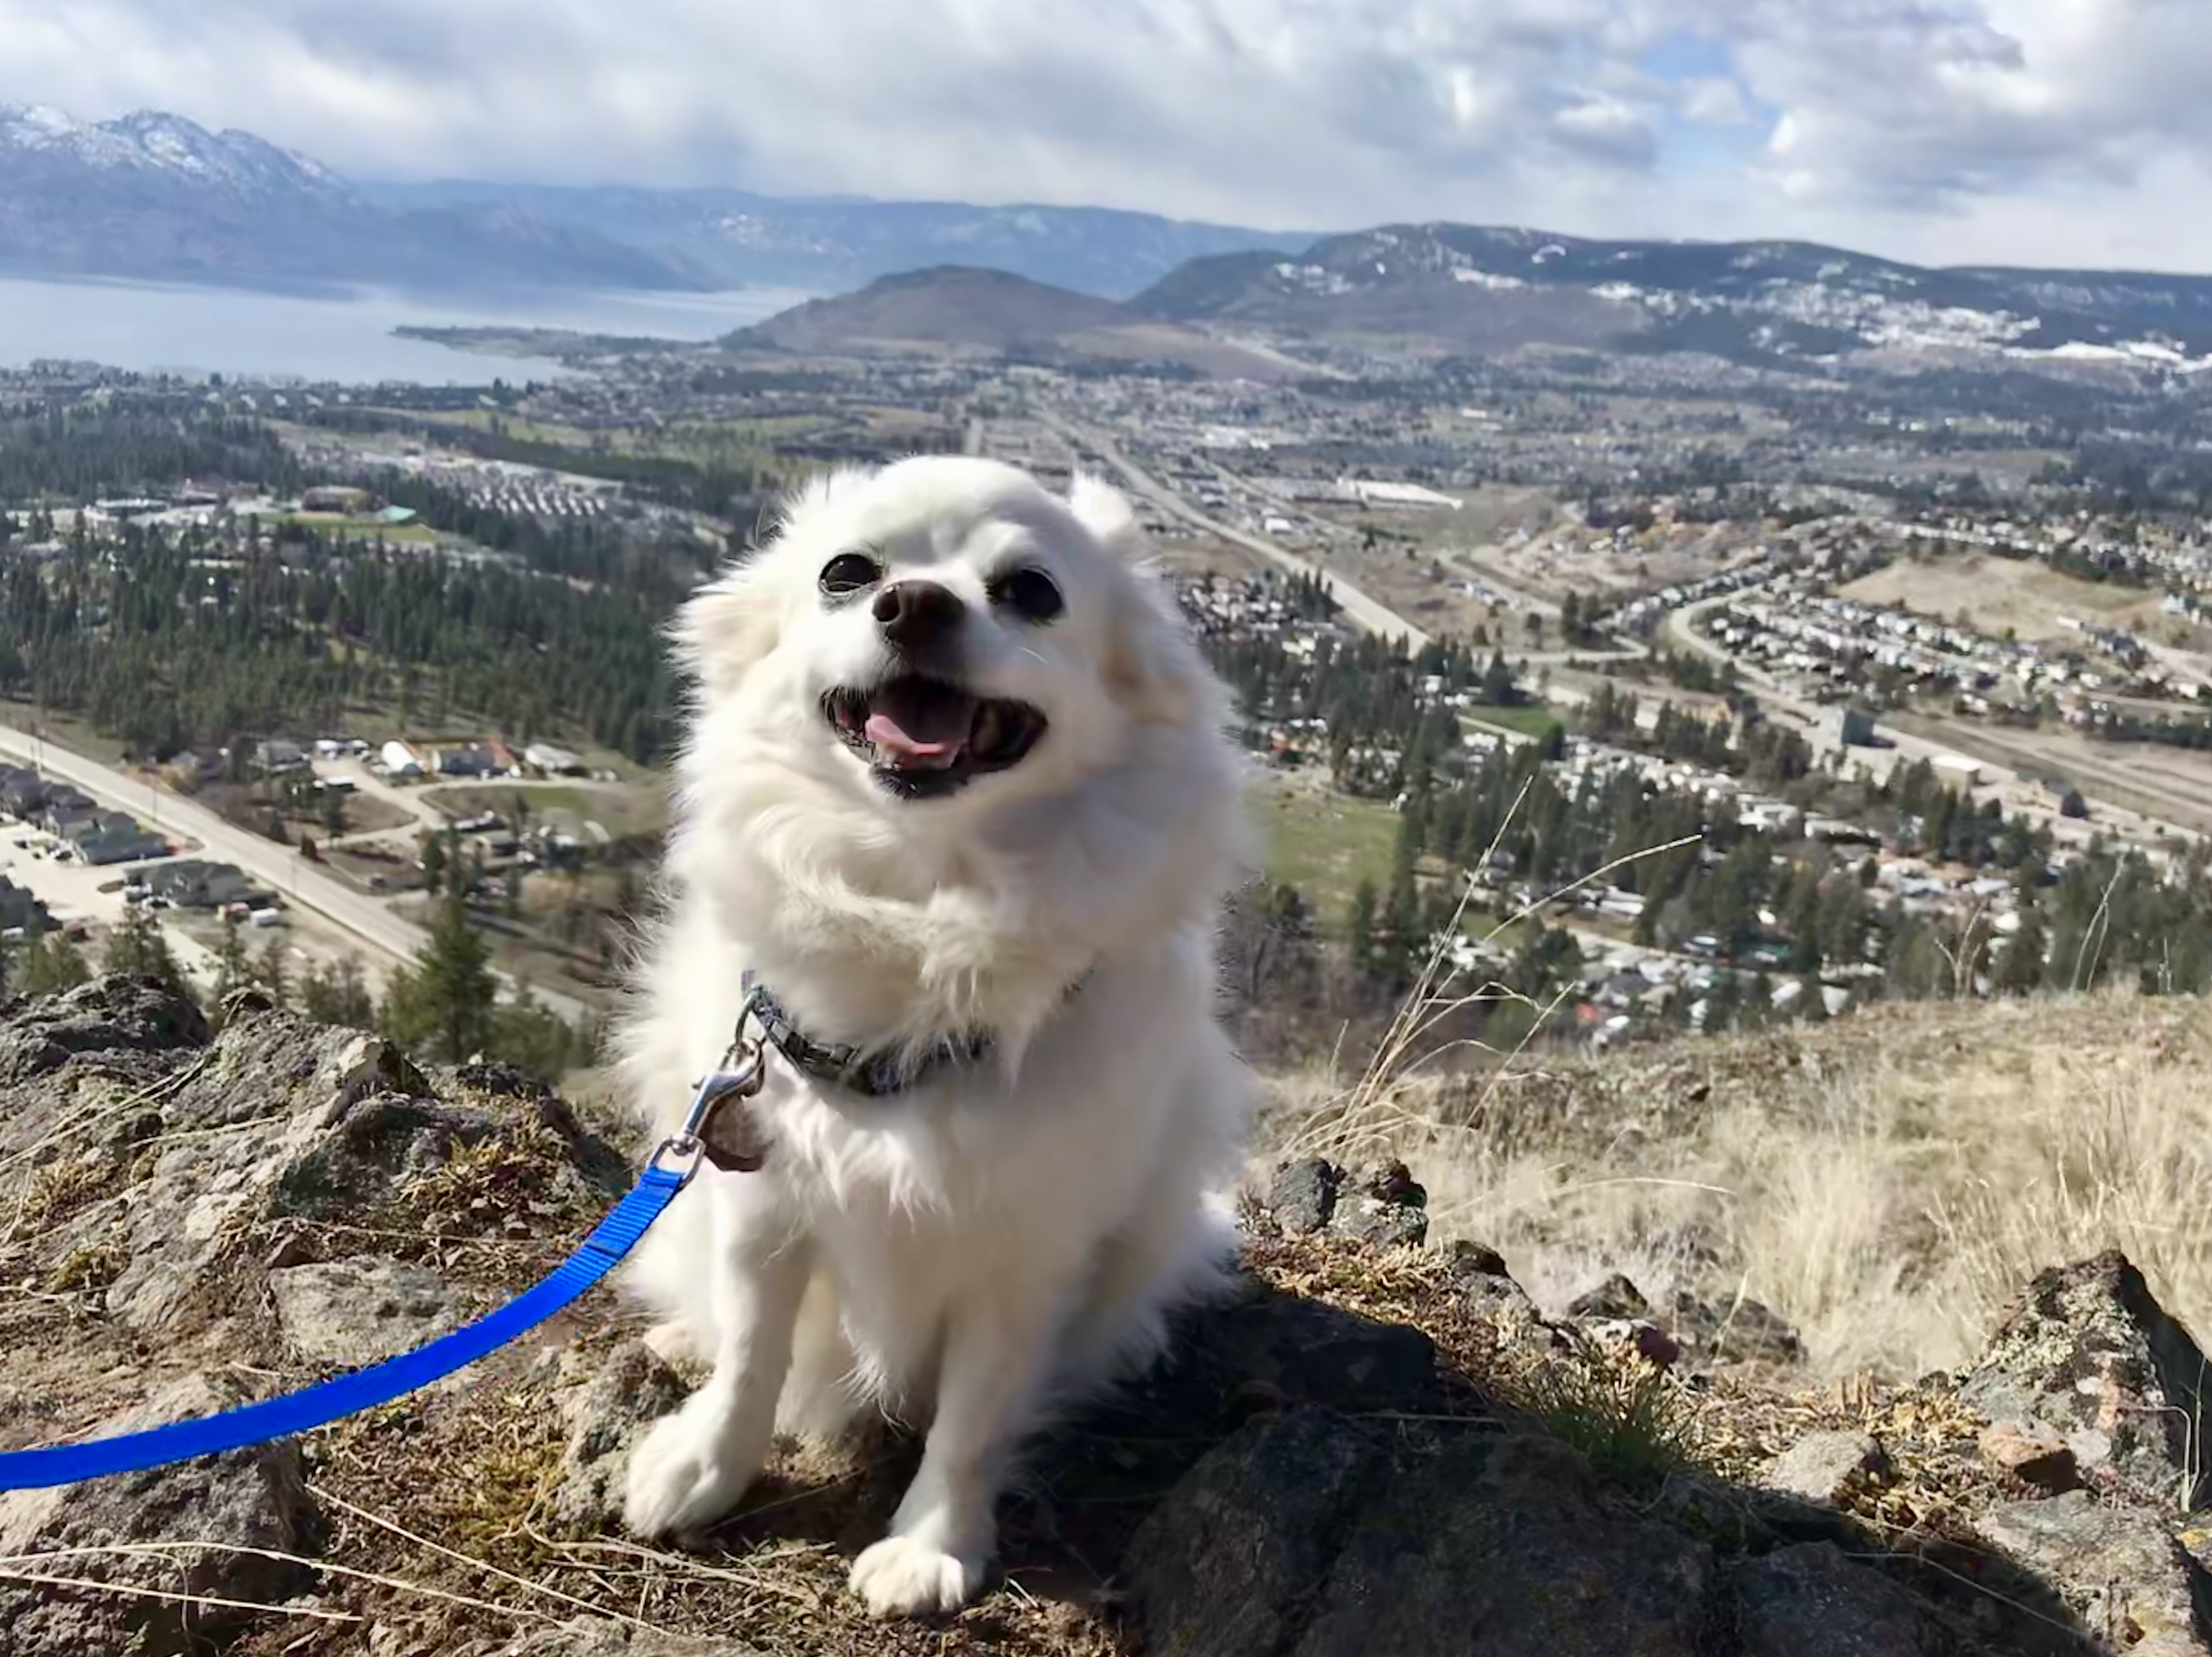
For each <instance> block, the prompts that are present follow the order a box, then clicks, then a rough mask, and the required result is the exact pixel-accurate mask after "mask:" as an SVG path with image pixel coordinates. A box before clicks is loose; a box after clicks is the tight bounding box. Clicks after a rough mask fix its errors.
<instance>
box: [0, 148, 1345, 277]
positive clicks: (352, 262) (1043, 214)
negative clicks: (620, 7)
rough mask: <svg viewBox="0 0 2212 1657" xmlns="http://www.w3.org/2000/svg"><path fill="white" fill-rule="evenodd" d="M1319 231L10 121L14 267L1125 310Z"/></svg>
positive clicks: (5, 153) (0, 219)
mask: <svg viewBox="0 0 2212 1657" xmlns="http://www.w3.org/2000/svg"><path fill="white" fill-rule="evenodd" d="M1312 240H1313V238H1312V236H1311V235H1310V234H1287V235H1285V234H1269V233H1266V232H1261V231H1253V230H1241V229H1237V228H1233V227H1228V226H1220V225H1205V224H1186V223H1182V222H1178V221H1176V220H1171V219H1165V218H1161V217H1159V216H1158V215H1153V214H1147V213H1122V212H1111V211H1107V210H1104V209H1097V208H1060V207H1020V206H1015V207H975V206H969V205H967V204H964V203H957V202H872V201H854V200H837V201H781V200H777V199H775V198H774V197H766V196H757V195H752V194H750V193H747V192H745V191H736V190H682V191H675V190H634V189H616V188H583V187H580V188H560V187H556V186H544V185H502V184H484V183H477V182H473V181H470V180H466V179H461V180H449V181H446V182H441V183H434V184H410V185H394V184H376V183H364V182H362V181H359V180H353V179H343V178H341V177H340V176H338V175H337V173H333V172H331V170H330V169H329V168H327V167H324V166H322V165H321V164H319V162H316V161H312V160H310V159H308V158H307V156H304V155H297V154H295V153H294V152H292V151H289V150H285V149H278V148H277V147H276V146H275V145H273V144H270V143H266V142H264V140H262V139H260V138H258V137H254V136H253V135H252V133H249V132H237V131H226V132H210V131H209V130H207V129H206V128H204V127H202V126H199V125H197V124H195V123H193V122H191V121H189V120H186V119H185V118H182V117H180V116H177V115H170V114H164V113H161V112H156V111H151V110H149V111H142V112H139V113H137V114H135V115H125V116H123V117H121V118H118V119H116V120H111V121H100V122H96V123H95V122H89V121H80V120H77V119H75V118H72V117H70V116H69V115H66V114H64V113H63V112H60V111H58V110H52V109H44V108H24V107H13V106H0V271H10V270H12V271H15V272H18V273H34V274H40V275H65V276H76V275H85V276H141V277H155V278H167V279H183V280H188V281H196V282H218V283H228V284H237V285H250V286H268V285H271V284H278V285H292V284H295V283H398V284H403V285H405V286H409V287H412V288H429V289H434V290H435V289H443V288H453V287H456V286H465V285H468V284H471V283H484V282H498V283H502V284H505V283H512V282H535V283H539V284H544V285H548V286H574V287H584V286H588V287H608V288H624V287H627V288H640V287H642V288H667V287H683V288H735V287H742V286H746V285H749V284H759V285H765V286H774V287H793V288H811V289H814V290H815V291H817V292H822V293H836V292H846V291H850V290H852V289H854V288H860V287H862V286H864V285H865V284H866V283H867V282H870V281H872V280H873V279H874V278H876V277H878V276H888V275H894V274H898V273H902V272H906V271H910V270H920V269H923V268H926V267H930V266H936V265H942V264H948V263H953V264H970V265H987V266H991V267H994V268H997V269H1000V270H1006V271H1008V272H1010V273H1012V274H1014V275H1017V276H1029V277H1030V278H1032V279H1034V280H1036V281H1041V282H1054V283H1058V284H1060V285H1061V286H1064V287H1066V288H1073V289H1076V290H1079V291H1082V292H1085V293H1089V294H1110V295H1115V296H1119V295H1122V294H1132V293H1134V292H1136V291H1137V290H1138V289H1139V288H1143V287H1145V286H1146V285H1147V284H1149V283H1151V282H1156V281H1158V279H1159V278H1160V277H1161V276H1164V275H1166V274H1167V273H1168V272H1170V271H1171V270H1174V269H1175V268H1176V266H1177V265H1179V264H1182V262H1183V261H1184V260H1186V259H1188V258H1194V257H1198V256H1200V255H1204V254H1210V253H1219V252H1230V251H1232V250H1240V249H1243V248H1248V247H1254V246H1265V247H1270V248H1273V249H1276V250H1279V251H1291V252H1295V251H1296V250H1297V249H1299V248H1302V247H1304V246H1306V245H1308V244H1309V243H1310V242H1311V241H1312Z"/></svg>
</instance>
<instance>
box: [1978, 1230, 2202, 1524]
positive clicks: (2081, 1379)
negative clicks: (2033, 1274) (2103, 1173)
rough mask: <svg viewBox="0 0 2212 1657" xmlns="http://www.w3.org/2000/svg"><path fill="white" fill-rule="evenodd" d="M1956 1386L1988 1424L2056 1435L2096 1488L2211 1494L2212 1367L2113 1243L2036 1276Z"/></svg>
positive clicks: (2182, 1502) (2166, 1495)
mask: <svg viewBox="0 0 2212 1657" xmlns="http://www.w3.org/2000/svg"><path fill="white" fill-rule="evenodd" d="M1959 1395H1960V1397H1961V1398H1962V1399H1965V1400H1966V1402H1967V1403H1968V1404H1970V1405H1972V1406H1973V1407H1974V1408H1975V1409H1977V1410H1978V1411H1981V1412H1982V1413H1983V1414H1984V1415H1986V1416H1988V1417H1990V1420H1991V1421H1992V1422H1993V1423H2006V1424H2008V1425H2011V1426H2013V1427H2014V1428H2015V1430H2016V1431H2019V1432H2021V1433H2023V1434H2025V1435H2028V1436H2031V1437H2033V1436H2036V1435H2045V1436H2052V1437H2056V1438H2057V1439H2058V1440H2059V1441H2061V1442H2063V1444H2064V1445H2065V1446H2066V1448H2068V1449H2069V1451H2070V1452H2071V1460H2072V1463H2073V1468H2074V1471H2075V1473H2076V1474H2077V1475H2078V1476H2079V1477H2080V1478H2081V1479H2082V1481H2083V1482H2085V1483H2087V1484H2089V1485H2090V1486H2091V1488H2093V1489H2095V1490H2100V1491H2103V1492H2106V1493H2107V1494H2124V1495H2127V1496H2131V1497H2133V1498H2136V1499H2137V1500H2141V1501H2143V1502H2148V1503H2152V1504H2155V1505H2163V1506H2167V1507H2174V1508H2183V1509H2195V1508H2201V1507H2203V1506H2204V1505H2205V1504H2206V1501H2207V1497H2208V1496H2212V1491H2208V1490H2207V1484H2206V1480H2207V1471H2208V1466H2212V1460H2208V1453H2207V1451H2206V1448H2205V1423H2206V1421H2207V1416H2206V1407H2207V1405H2208V1404H2212V1373H2208V1371H2207V1369H2206V1368H2205V1361H2204V1353H2203V1350H2201V1349H2200V1348H2199V1347H2198V1346H2197V1343H2196V1341H2195V1340H2194V1339H2193V1338H2191V1336H2190V1333H2189V1332H2188V1331H2187V1330H2186V1329H2184V1328H2183V1327H2182V1326H2180V1325H2179V1323H2176V1322H2175V1321H2174V1320H2172V1318H2171V1317H2169V1316H2167V1315H2166V1311H2165V1309H2164V1308H2161V1307H2160V1305H2159V1303H2158V1302H2157V1301H2156V1300H2155V1299H2154V1298H2153V1297H2152V1296H2151V1292H2150V1286H2149V1285H2148V1284H2146V1283H2145V1282H2144V1281H2143V1277H2142V1272H2138V1271H2137V1270H2136V1268H2135V1267H2134V1266H2131V1265H2130V1264H2129V1262H2128V1260H2127V1258H2126V1257H2125V1256H2124V1255H2123V1254H2121V1253H2119V1252H2118V1250H2113V1251H2111V1252H2108V1253H2103V1254H2100V1255H2098V1256H2097V1257H2096V1258H2095V1259H2089V1260H2083V1261H2081V1262H2080V1263H2079V1264H2077V1265H2074V1266H2062V1267H2054V1268H2053V1269H2051V1271H2048V1272H2043V1273H2041V1274H2039V1276H2038V1277H2037V1278H2036V1279H2035V1281H2034V1282H2033V1283H2031V1284H2028V1286H2027V1290H2025V1291H2024V1292H2023V1293H2022V1294H2021V1296H2020V1297H2019V1298H2018V1299H2017V1300H2015V1302H2013V1303H2012V1305H2011V1306H2010V1307H2009V1308H2007V1309H2006V1312H2005V1314H2004V1316H2003V1317H2002V1320H2000V1321H1999V1323H1998V1325H1997V1329H1996V1333H1995V1334H1994V1335H1993V1336H1992V1337H1991V1338H1990V1344H1989V1346H1988V1348H1987V1350H1984V1352H1983V1354H1982V1357H1981V1359H1980V1361H1979V1362H1978V1363H1976V1364H1975V1365H1974V1367H1973V1369H1972V1370H1971V1371H1970V1372H1969V1373H1968V1375H1966V1380H1965V1381H1964V1382H1963V1384H1962V1385H1961V1386H1960V1389H1959Z"/></svg>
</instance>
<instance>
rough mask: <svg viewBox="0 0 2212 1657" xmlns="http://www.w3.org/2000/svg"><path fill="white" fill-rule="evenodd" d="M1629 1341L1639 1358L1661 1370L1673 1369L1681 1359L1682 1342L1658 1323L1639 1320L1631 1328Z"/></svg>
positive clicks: (1629, 1329)
mask: <svg viewBox="0 0 2212 1657" xmlns="http://www.w3.org/2000/svg"><path fill="white" fill-rule="evenodd" d="M1628 1340H1629V1344H1631V1345H1632V1346H1633V1347H1635V1349H1636V1352H1637V1356H1638V1357H1641V1358H1642V1359H1644V1362H1645V1363H1650V1364H1654V1365H1656V1366H1657V1367H1658V1368H1659V1369H1673V1368H1674V1365H1675V1364H1676V1363H1678V1362H1680V1359H1681V1356H1682V1344H1681V1342H1680V1341H1678V1340H1676V1339H1675V1338H1674V1336H1672V1335H1670V1334H1668V1332H1666V1331H1665V1330H1664V1329H1662V1328H1661V1327H1660V1326H1658V1325H1657V1324H1656V1323H1646V1322H1644V1320H1641V1319H1638V1320H1637V1321H1636V1322H1634V1323H1632V1324H1631V1325H1630V1326H1629V1328H1628Z"/></svg>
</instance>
